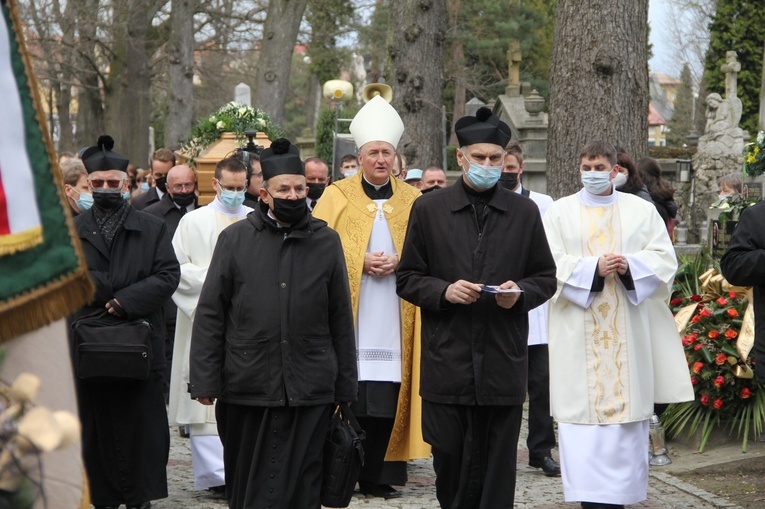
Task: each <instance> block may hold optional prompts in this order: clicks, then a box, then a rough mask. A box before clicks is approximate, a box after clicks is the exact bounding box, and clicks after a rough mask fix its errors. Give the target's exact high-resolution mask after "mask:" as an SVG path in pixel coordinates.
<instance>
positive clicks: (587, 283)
mask: <svg viewBox="0 0 765 509" xmlns="http://www.w3.org/2000/svg"><path fill="white" fill-rule="evenodd" d="M597 269H598V257H597V256H584V257H582V259H581V260H579V262H578V263H577V264H576V267H574V270H573V272H572V273H571V276H570V277H569V278H568V280H566V282H564V283H563V288H562V289H561V296H562V297H563V298H565V299H566V300H569V301H571V302H572V303H574V304H576V305H577V306H579V307H581V308H585V309H586V308H588V307H590V304H592V299H593V298H594V297H595V294H594V293H593V292H592V291H591V290H592V279H593V277H594V276H595V271H596V270H597Z"/></svg>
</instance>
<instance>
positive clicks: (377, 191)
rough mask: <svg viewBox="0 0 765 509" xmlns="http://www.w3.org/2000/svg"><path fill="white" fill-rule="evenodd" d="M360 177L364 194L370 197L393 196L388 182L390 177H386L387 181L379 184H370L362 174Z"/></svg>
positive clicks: (384, 198) (383, 197)
mask: <svg viewBox="0 0 765 509" xmlns="http://www.w3.org/2000/svg"><path fill="white" fill-rule="evenodd" d="M361 177H362V178H361V187H362V189H364V194H366V195H367V196H368V197H369V198H370V199H372V200H387V199H389V198H390V197H391V196H393V186H392V185H391V183H390V177H388V181H387V182H386V183H385V184H381V185H376V184H371V183H370V182H369V181H368V180H367V178H366V177H365V176H364V175H363V174H362V175H361Z"/></svg>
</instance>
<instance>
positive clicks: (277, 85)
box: [253, 0, 308, 124]
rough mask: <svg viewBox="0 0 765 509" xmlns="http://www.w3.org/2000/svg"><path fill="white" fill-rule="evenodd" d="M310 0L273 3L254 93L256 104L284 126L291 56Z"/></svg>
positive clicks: (276, 0) (266, 25) (270, 6)
mask: <svg viewBox="0 0 765 509" xmlns="http://www.w3.org/2000/svg"><path fill="white" fill-rule="evenodd" d="M307 3H308V0H271V1H270V2H269V4H268V12H267V14H266V22H265V25H264V27H263V42H262V46H261V49H260V57H259V58H258V71H257V74H256V76H255V87H254V92H253V97H254V104H255V106H257V107H258V108H260V109H262V110H263V111H265V112H266V113H267V114H268V115H269V116H270V117H271V120H273V121H274V122H276V123H277V124H281V123H282V120H283V119H284V103H285V101H286V98H287V90H288V84H289V79H290V67H291V62H292V53H293V51H294V47H295V41H296V40H297V35H298V30H299V29H300V22H301V20H302V19H303V13H304V12H305V8H306V5H307Z"/></svg>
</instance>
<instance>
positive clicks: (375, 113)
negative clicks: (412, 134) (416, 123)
mask: <svg viewBox="0 0 765 509" xmlns="http://www.w3.org/2000/svg"><path fill="white" fill-rule="evenodd" d="M350 130H351V134H352V135H353V140H354V141H355V142H356V147H358V148H361V147H363V146H364V145H365V144H366V143H369V142H370V141H387V142H388V143H390V144H391V145H393V148H396V147H397V146H398V142H399V140H400V139H401V135H402V134H404V122H403V121H402V120H401V117H400V116H399V115H398V112H397V111H396V110H395V109H394V108H393V106H391V105H390V104H388V101H386V100H385V99H383V98H382V97H381V96H379V95H378V96H375V97H373V98H372V99H371V100H370V101H369V102H368V103H366V104H365V105H364V107H363V108H361V109H360V110H359V112H358V113H356V116H355V117H353V122H351V127H350Z"/></svg>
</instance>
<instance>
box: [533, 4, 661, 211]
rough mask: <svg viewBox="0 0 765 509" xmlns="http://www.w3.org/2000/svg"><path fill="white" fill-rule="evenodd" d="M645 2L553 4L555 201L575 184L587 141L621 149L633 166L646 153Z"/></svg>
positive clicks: (550, 164)
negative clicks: (586, 4) (581, 151)
mask: <svg viewBox="0 0 765 509" xmlns="http://www.w3.org/2000/svg"><path fill="white" fill-rule="evenodd" d="M647 21H648V0H612V1H610V2H601V3H600V4H599V7H598V8H596V7H592V6H585V7H583V6H582V2H580V1H577V0H558V4H557V8H556V13H555V34H554V46H553V54H552V65H551V70H550V110H549V112H550V129H549V141H548V145H547V147H548V148H547V168H548V170H547V171H548V173H547V189H548V190H549V191H550V194H551V195H553V197H554V198H560V197H562V196H565V195H568V194H572V193H574V192H576V191H577V190H579V189H580V188H581V185H580V183H579V171H578V166H579V152H580V150H581V148H582V147H583V146H584V145H586V144H587V143H589V142H591V141H594V140H605V141H608V142H610V143H613V144H614V145H620V146H622V147H624V148H625V149H626V150H627V152H629V153H630V154H631V155H632V157H633V159H634V160H637V159H639V158H641V157H643V156H645V154H646V152H647V141H646V140H647V132H648V67H647V61H646V30H647V28H646V26H647Z"/></svg>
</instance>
